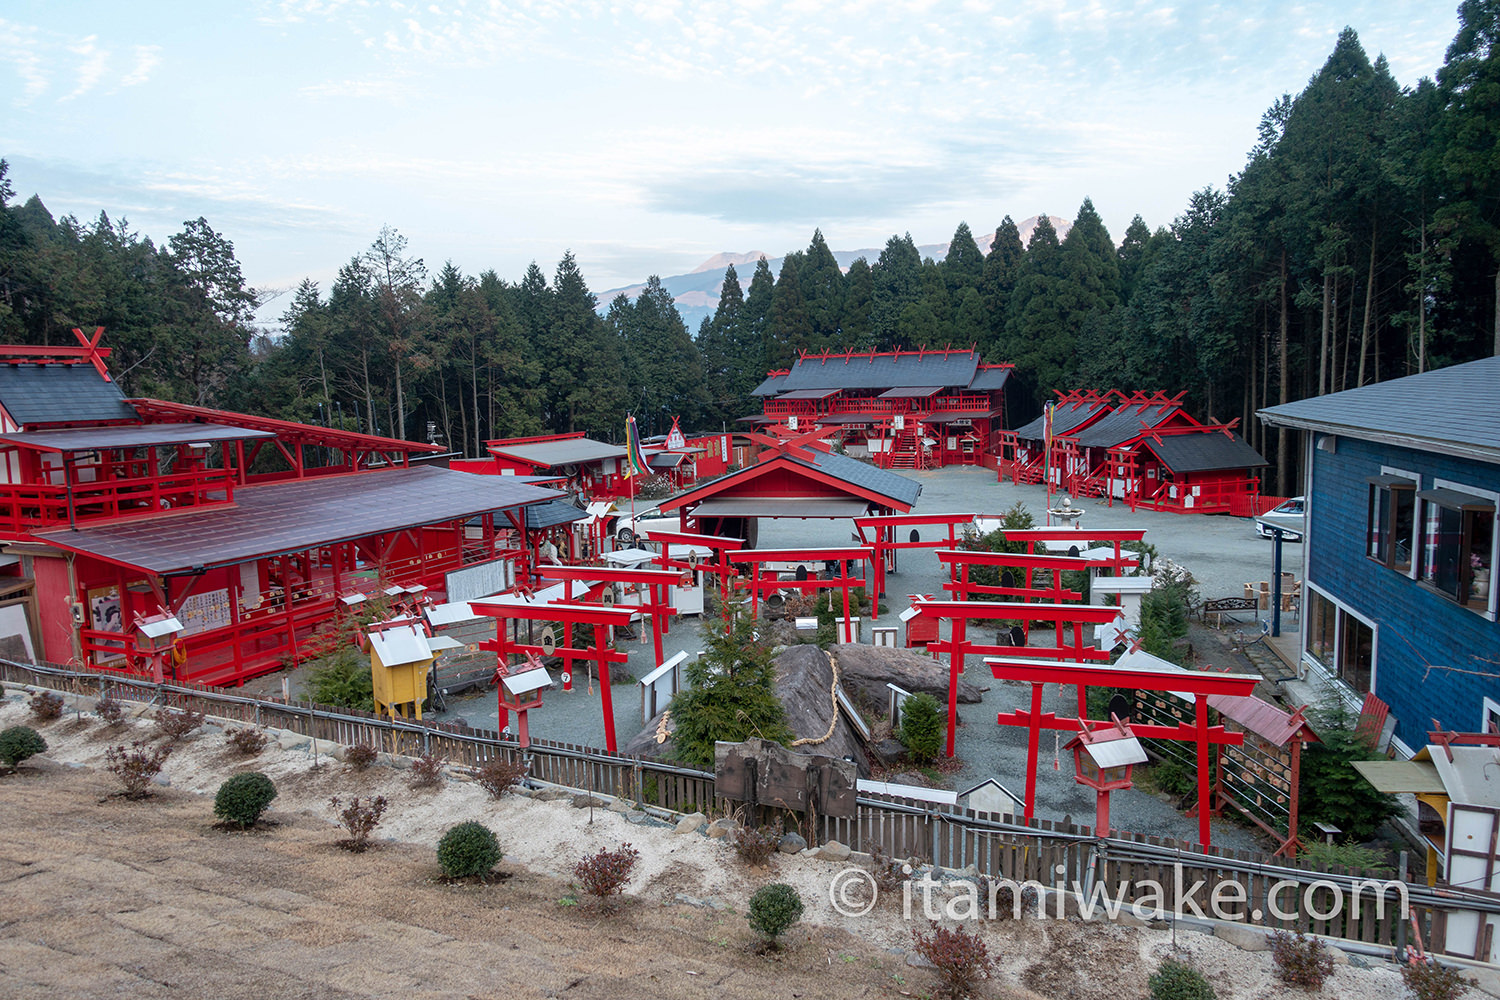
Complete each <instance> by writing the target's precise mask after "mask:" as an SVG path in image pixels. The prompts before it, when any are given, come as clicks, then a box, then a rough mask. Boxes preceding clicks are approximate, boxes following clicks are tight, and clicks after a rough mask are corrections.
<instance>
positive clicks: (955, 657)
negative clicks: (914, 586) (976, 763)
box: [844, 607, 968, 759]
mask: <svg viewBox="0 0 1500 1000" xmlns="http://www.w3.org/2000/svg"><path fill="white" fill-rule="evenodd" d="M848 613H849V610H848V608H847V607H846V608H845V609H844V614H845V615H846V616H847V615H848ZM952 622H953V651H952V653H951V654H950V656H949V660H948V757H949V758H950V759H951V758H952V757H953V741H954V738H955V736H956V735H957V732H956V731H957V729H958V679H959V677H961V676H963V672H964V648H965V647H966V646H968V642H967V641H965V638H964V631H965V627H966V626H967V625H968V620H967V619H964V618H953V619H952Z"/></svg>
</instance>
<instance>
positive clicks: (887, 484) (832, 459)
mask: <svg viewBox="0 0 1500 1000" xmlns="http://www.w3.org/2000/svg"><path fill="white" fill-rule="evenodd" d="M816 455H817V457H816V459H815V460H814V461H813V462H811V463H809V462H805V461H803V460H802V459H800V458H799V459H794V460H793V461H795V462H797V463H798V464H800V465H809V464H810V465H813V466H815V467H816V468H818V469H819V470H821V471H823V472H826V473H828V475H830V476H834V477H837V478H838V479H842V480H843V481H844V482H846V483H850V484H852V485H854V486H862V487H864V488H865V489H867V490H872V491H874V492H876V493H879V494H880V495H881V496H883V497H890V498H891V499H892V500H899V501H900V502H901V503H903V504H906V505H907V506H908V507H909V506H911V505H912V504H914V503H916V502H917V497H918V495H920V494H921V492H922V484H921V483H919V482H917V481H916V480H915V479H907V478H906V477H905V476H903V475H899V474H898V473H895V472H891V471H890V470H889V469H879V468H876V467H875V466H873V465H870V464H869V463H867V462H860V461H856V460H855V459H852V458H849V457H848V456H847V455H835V454H834V453H833V452H831V451H820V452H817V453H816Z"/></svg>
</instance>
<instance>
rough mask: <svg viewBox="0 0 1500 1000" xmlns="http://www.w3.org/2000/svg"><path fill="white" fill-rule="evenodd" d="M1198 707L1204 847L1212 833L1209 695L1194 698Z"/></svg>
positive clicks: (1200, 836) (1200, 826)
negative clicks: (1210, 819)
mask: <svg viewBox="0 0 1500 1000" xmlns="http://www.w3.org/2000/svg"><path fill="white" fill-rule="evenodd" d="M1194 704H1195V705H1196V707H1197V718H1196V722H1197V737H1198V743H1197V745H1198V843H1200V844H1201V845H1203V846H1204V847H1209V846H1211V840H1212V833H1211V832H1210V830H1209V823H1208V821H1209V817H1210V812H1211V810H1210V809H1209V795H1210V794H1211V793H1210V791H1209V787H1208V770H1209V767H1208V696H1207V695H1202V694H1200V695H1198V696H1197V697H1196V698H1194Z"/></svg>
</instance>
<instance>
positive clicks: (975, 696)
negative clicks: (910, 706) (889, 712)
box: [834, 645, 985, 716]
mask: <svg viewBox="0 0 1500 1000" xmlns="http://www.w3.org/2000/svg"><path fill="white" fill-rule="evenodd" d="M834 653H835V655H837V656H838V658H839V673H840V675H841V676H842V677H843V682H844V689H845V690H846V691H848V692H849V693H850V695H851V696H852V697H853V698H854V700H855V702H856V703H858V704H859V705H860V706H861V707H863V708H865V709H866V710H868V711H871V712H875V713H877V714H879V715H881V716H884V715H885V711H886V705H887V702H888V700H889V698H888V694H887V691H886V685H887V684H894V685H896V686H897V687H899V688H902V689H903V690H906V691H910V692H911V693H912V694H920V693H922V692H923V691H925V692H927V693H928V694H930V695H932V696H933V697H934V698H936V699H937V700H938V701H939V702H941V703H943V704H947V701H948V664H947V663H946V662H939V661H937V660H934V659H933V658H932V657H931V656H929V655H927V654H925V653H918V652H916V651H915V650H911V649H897V648H894V647H891V646H859V645H848V646H837V647H835V649H834ZM984 692H985V689H984V688H981V687H978V686H977V685H974V684H970V683H969V682H968V681H964V680H960V681H959V682H958V701H959V704H961V705H974V704H978V702H979V700H980V698H981V697H983V695H984Z"/></svg>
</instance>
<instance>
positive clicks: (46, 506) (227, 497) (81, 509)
mask: <svg viewBox="0 0 1500 1000" xmlns="http://www.w3.org/2000/svg"><path fill="white" fill-rule="evenodd" d="M233 492H234V481H233V479H232V477H231V475H230V473H229V472H227V471H226V470H224V469H204V470H201V471H197V472H174V473H170V474H168V475H164V476H143V477H139V478H133V479H107V480H103V481H101V482H90V483H74V484H73V488H72V517H73V521H74V522H82V521H102V520H108V519H112V518H119V517H133V516H144V515H147V514H160V513H161V512H162V511H164V510H173V509H176V508H179V507H220V506H223V505H225V504H228V503H229V502H230V501H231V500H232V499H233ZM68 496H69V490H68V487H66V486H58V485H53V484H50V483H0V528H7V529H10V530H16V531H24V530H32V529H37V528H53V527H57V526H59V525H63V524H67V523H68V519H69V518H68V509H69V501H68Z"/></svg>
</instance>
